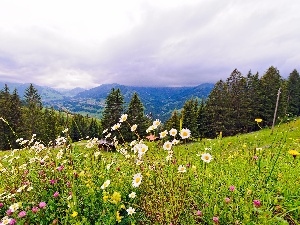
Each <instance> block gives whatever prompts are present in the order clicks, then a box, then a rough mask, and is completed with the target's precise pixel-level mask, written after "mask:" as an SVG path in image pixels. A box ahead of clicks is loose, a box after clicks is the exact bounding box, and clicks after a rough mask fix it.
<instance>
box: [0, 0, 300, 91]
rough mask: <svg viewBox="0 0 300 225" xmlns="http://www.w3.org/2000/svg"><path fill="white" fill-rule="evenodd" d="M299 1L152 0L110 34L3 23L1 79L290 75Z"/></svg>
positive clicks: (53, 82) (89, 81) (177, 81)
mask: <svg viewBox="0 0 300 225" xmlns="http://www.w3.org/2000/svg"><path fill="white" fill-rule="evenodd" d="M299 9H300V2H299V1H296V0H289V1H283V0H275V1H271V0H267V1H258V0H254V1H253V0H252V1H249V0H245V1H235V0H231V1H217V0H213V1H207V0H206V1H198V2H196V3H194V4H186V5H180V6H179V7H172V8H169V9H168V8H158V7H156V6H153V5H151V2H150V3H147V4H146V3H145V4H142V8H141V12H142V13H141V15H142V16H141V20H140V22H139V23H138V25H136V26H133V27H131V28H130V29H129V30H127V31H125V32H122V33H119V34H115V35H114V36H113V37H111V38H108V39H106V40H105V41H100V40H99V41H97V39H96V37H95V38H92V37H90V39H78V38H76V37H74V38H72V36H70V35H68V34H67V33H64V32H63V30H62V29H61V28H56V27H55V26H54V27H48V26H46V27H42V26H31V27H28V28H27V29H23V30H18V31H14V32H8V31H6V30H4V29H1V27H0V43H1V45H0V79H1V80H6V81H7V79H8V77H9V78H11V80H16V79H17V80H18V79H20V80H23V81H24V82H25V81H26V82H35V81H37V82H39V83H40V84H48V85H50V86H55V87H74V86H82V87H92V86H96V85H100V84H102V83H114V82H116V83H120V84H126V85H139V86H186V85H189V86H190V85H198V84H200V83H203V82H216V81H218V80H219V79H226V78H227V77H228V76H229V75H230V73H231V72H232V71H233V70H234V69H235V68H237V69H239V70H240V71H241V72H242V73H244V74H246V73H247V72H248V71H249V70H250V69H251V70H252V72H256V71H258V72H259V73H260V74H261V75H262V74H263V73H264V72H265V71H266V70H267V69H268V67H269V66H271V65H273V66H276V67H277V68H278V69H279V70H280V72H281V75H282V76H284V77H287V76H288V74H289V73H290V72H291V71H292V70H293V69H295V68H296V69H298V70H300V68H299V60H300V54H299V53H298V52H299V49H300V40H299V38H298V37H299V36H300V30H299V29H298V25H297V24H299V22H300V16H299V14H298V10H299ZM108 22H109V21H108ZM94 29H95V33H99V30H101V27H97V26H95V28H94ZM25 78H26V80H25Z"/></svg>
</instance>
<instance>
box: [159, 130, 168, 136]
mask: <svg viewBox="0 0 300 225" xmlns="http://www.w3.org/2000/svg"><path fill="white" fill-rule="evenodd" d="M167 134H168V131H167V130H165V131H163V132H160V133H159V136H160V138H164V137H166V136H167Z"/></svg>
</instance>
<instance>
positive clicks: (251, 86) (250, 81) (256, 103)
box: [246, 71, 264, 132]
mask: <svg viewBox="0 0 300 225" xmlns="http://www.w3.org/2000/svg"><path fill="white" fill-rule="evenodd" d="M261 98H262V88H261V84H260V79H259V75H258V73H256V74H252V73H251V71H249V73H248V75H247V92H246V109H247V117H248V123H247V132H250V131H255V130H257V129H258V128H259V127H258V126H257V124H256V123H255V119H256V118H263V114H262V108H263V107H264V105H263V104H262V102H261V100H260V99H261Z"/></svg>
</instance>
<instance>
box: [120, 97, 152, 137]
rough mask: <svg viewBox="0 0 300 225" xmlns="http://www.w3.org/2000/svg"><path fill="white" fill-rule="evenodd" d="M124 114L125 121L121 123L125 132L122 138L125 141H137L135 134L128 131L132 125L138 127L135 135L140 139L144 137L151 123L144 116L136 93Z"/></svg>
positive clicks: (141, 104)
mask: <svg viewBox="0 0 300 225" xmlns="http://www.w3.org/2000/svg"><path fill="white" fill-rule="evenodd" d="M126 114H127V115H128V118H127V121H126V122H125V123H124V122H123V125H122V126H123V127H124V126H125V131H126V132H124V134H125V135H126V136H124V138H125V140H127V141H132V140H134V139H137V136H136V134H134V133H132V132H131V130H130V128H131V126H132V125H134V124H136V125H138V126H137V129H136V132H135V133H138V134H139V135H140V137H144V136H145V135H146V129H147V128H148V126H149V125H150V123H151V122H150V121H149V119H148V118H147V117H146V116H145V114H144V105H143V103H142V102H141V100H140V98H139V96H138V94H137V93H134V94H133V96H132V98H131V101H130V103H129V105H128V109H127V111H126Z"/></svg>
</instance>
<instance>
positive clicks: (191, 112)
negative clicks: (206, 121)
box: [182, 99, 199, 138]
mask: <svg viewBox="0 0 300 225" xmlns="http://www.w3.org/2000/svg"><path fill="white" fill-rule="evenodd" d="M197 114H198V101H197V99H190V100H188V101H186V102H185V104H184V106H183V110H182V128H188V129H189V130H190V131H191V134H192V136H193V137H195V138H197V137H198V136H199V135H198V126H197Z"/></svg>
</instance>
